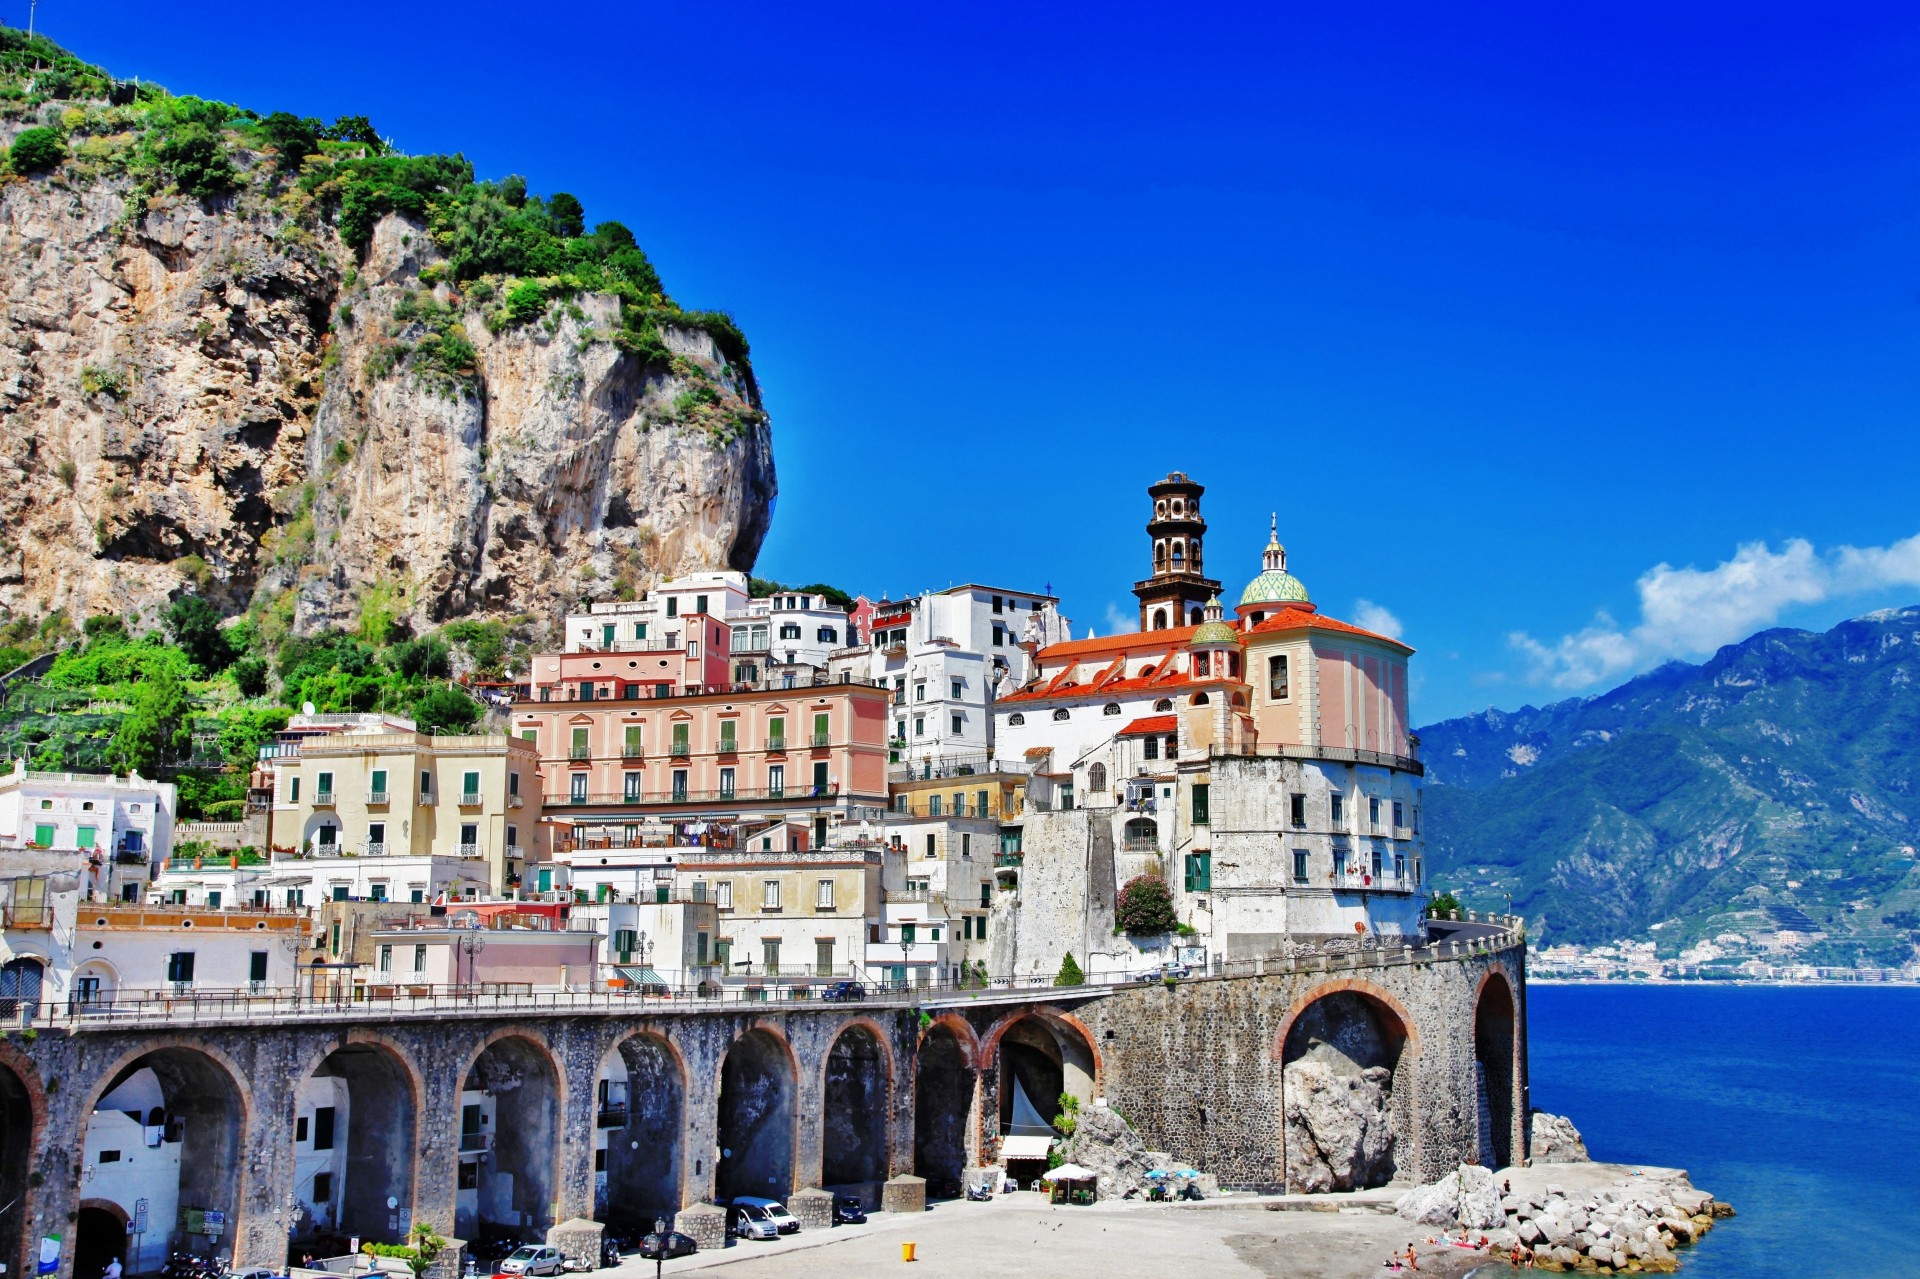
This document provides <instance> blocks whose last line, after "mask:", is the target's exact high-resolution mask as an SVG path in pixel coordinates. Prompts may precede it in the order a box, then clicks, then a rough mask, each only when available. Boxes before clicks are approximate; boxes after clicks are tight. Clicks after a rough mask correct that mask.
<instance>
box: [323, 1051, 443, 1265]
mask: <svg viewBox="0 0 1920 1279" xmlns="http://www.w3.org/2000/svg"><path fill="white" fill-rule="evenodd" d="M296 1079H297V1081H298V1082H297V1085H296V1093H295V1096H294V1107H295V1111H294V1118H295V1125H296V1127H295V1131H296V1133H297V1132H298V1131H299V1128H298V1123H299V1121H300V1120H301V1119H305V1120H307V1142H306V1145H305V1148H304V1149H300V1150H296V1154H295V1170H296V1171H295V1184H294V1191H293V1193H294V1196H295V1197H296V1198H297V1199H298V1200H299V1201H300V1203H301V1205H302V1206H303V1207H304V1209H305V1212H306V1215H305V1216H303V1217H302V1218H301V1222H300V1227H301V1231H302V1237H303V1238H304V1237H306V1236H307V1235H312V1234H318V1233H321V1232H327V1233H335V1234H343V1235H349V1236H358V1237H359V1238H361V1239H363V1240H368V1241H371V1242H375V1243H398V1242H399V1241H400V1240H401V1239H402V1238H403V1237H404V1236H405V1234H406V1231H407V1228H408V1226H410V1225H411V1224H412V1222H413V1220H414V1211H413V1206H414V1195H415V1184H414V1167H415V1160H416V1158H417V1154H418V1151H419V1147H420V1118H421V1117H420V1104H421V1099H422V1098H423V1097H424V1096H425V1086H424V1083H423V1081H422V1080H421V1077H420V1069H419V1067H418V1066H417V1065H416V1064H415V1062H414V1060H413V1058H412V1055H411V1054H409V1053H408V1052H407V1050H406V1049H405V1048H404V1047H402V1046H401V1045H400V1044H399V1043H397V1042H395V1041H394V1040H393V1039H391V1038H389V1037H388V1036H386V1035H383V1034H380V1033H379V1032H377V1031H371V1030H364V1029H354V1030H350V1031H348V1032H347V1033H346V1034H345V1035H343V1036H341V1037H340V1038H339V1039H338V1040H336V1041H333V1042H330V1043H327V1044H322V1045H321V1046H320V1047H319V1048H318V1049H317V1050H315V1051H314V1052H313V1053H311V1054H310V1055H309V1057H308V1060H307V1061H306V1063H305V1069H304V1070H303V1071H301V1073H300V1074H299V1075H297V1076H296ZM325 1107H331V1108H332V1111H333V1116H332V1118H331V1119H330V1120H329V1121H327V1122H328V1124H330V1126H331V1129H332V1133H331V1139H330V1140H331V1144H330V1146H329V1147H328V1148H326V1149H319V1148H317V1147H318V1142H319V1140H320V1137H321V1131H320V1130H321V1128H322V1121H321V1119H320V1116H319V1112H320V1110H321V1109H322V1108H325ZM321 1172H325V1173H328V1174H329V1182H330V1187H329V1189H330V1194H329V1195H328V1196H327V1197H326V1199H325V1200H324V1201H322V1200H321V1198H320V1196H319V1195H318V1193H317V1187H316V1185H315V1177H316V1175H317V1174H319V1173H321ZM389 1199H393V1200H396V1201H398V1207H395V1208H391V1209H390V1208H388V1207H387V1200H389ZM294 1242H295V1243H298V1242H299V1241H298V1240H295V1241H294Z"/></svg>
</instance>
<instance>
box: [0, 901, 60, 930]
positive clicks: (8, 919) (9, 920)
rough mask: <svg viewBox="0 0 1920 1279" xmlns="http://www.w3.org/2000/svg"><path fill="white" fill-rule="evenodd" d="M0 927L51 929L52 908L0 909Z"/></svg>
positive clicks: (17, 907)
mask: <svg viewBox="0 0 1920 1279" xmlns="http://www.w3.org/2000/svg"><path fill="white" fill-rule="evenodd" d="M0 927H5V928H35V929H39V928H52V927H53V907H51V906H5V907H0Z"/></svg>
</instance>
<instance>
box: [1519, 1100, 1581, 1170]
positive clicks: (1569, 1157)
mask: <svg viewBox="0 0 1920 1279" xmlns="http://www.w3.org/2000/svg"><path fill="white" fill-rule="evenodd" d="M1528 1121H1529V1123H1530V1124H1531V1125H1532V1130H1533V1137H1532V1140H1531V1141H1530V1143H1529V1149H1530V1150H1531V1152H1532V1155H1533V1162H1535V1163H1537V1164H1583V1163H1587V1162H1589V1160H1588V1156H1587V1143H1586V1142H1584V1141H1582V1140H1581V1139H1580V1130H1579V1129H1578V1128H1575V1127H1574V1126H1573V1120H1571V1119H1568V1118H1567V1117H1566V1116H1564V1115H1550V1114H1548V1113H1547V1112H1546V1111H1544V1110H1536V1111H1534V1112H1533V1114H1532V1115H1530V1116H1528Z"/></svg>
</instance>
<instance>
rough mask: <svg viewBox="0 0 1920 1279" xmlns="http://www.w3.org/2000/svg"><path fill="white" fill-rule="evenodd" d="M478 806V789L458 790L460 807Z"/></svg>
mask: <svg viewBox="0 0 1920 1279" xmlns="http://www.w3.org/2000/svg"><path fill="white" fill-rule="evenodd" d="M479 806H480V792H479V791H477V790H468V791H461V792H460V807H462V808H478V807H479Z"/></svg>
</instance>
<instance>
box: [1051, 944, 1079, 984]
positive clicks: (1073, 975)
mask: <svg viewBox="0 0 1920 1279" xmlns="http://www.w3.org/2000/svg"><path fill="white" fill-rule="evenodd" d="M1053 984H1054V985H1056V986H1084V985H1086V984H1087V975H1086V974H1085V973H1083V972H1081V971H1080V965H1079V964H1077V963H1075V962H1074V960H1073V952H1072V951H1068V952H1067V957H1066V958H1065V959H1063V960H1061V961H1060V971H1059V972H1057V973H1055V974H1054V977H1053Z"/></svg>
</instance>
